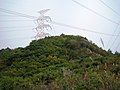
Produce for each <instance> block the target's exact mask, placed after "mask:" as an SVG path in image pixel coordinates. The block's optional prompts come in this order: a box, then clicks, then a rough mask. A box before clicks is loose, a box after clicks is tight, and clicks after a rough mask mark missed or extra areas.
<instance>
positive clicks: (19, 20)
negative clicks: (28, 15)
mask: <svg viewBox="0 0 120 90" xmlns="http://www.w3.org/2000/svg"><path fill="white" fill-rule="evenodd" d="M20 21H22V22H24V21H33V20H0V22H20Z"/></svg>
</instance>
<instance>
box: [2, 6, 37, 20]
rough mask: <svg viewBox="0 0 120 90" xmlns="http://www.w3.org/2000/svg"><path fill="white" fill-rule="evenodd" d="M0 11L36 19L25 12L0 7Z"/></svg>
mask: <svg viewBox="0 0 120 90" xmlns="http://www.w3.org/2000/svg"><path fill="white" fill-rule="evenodd" d="M0 11H1V12H5V13H8V14H13V15H17V16H21V17H26V18H29V19H36V18H37V17H35V16H30V15H26V14H22V13H19V12H15V11H11V10H6V9H3V8H0Z"/></svg>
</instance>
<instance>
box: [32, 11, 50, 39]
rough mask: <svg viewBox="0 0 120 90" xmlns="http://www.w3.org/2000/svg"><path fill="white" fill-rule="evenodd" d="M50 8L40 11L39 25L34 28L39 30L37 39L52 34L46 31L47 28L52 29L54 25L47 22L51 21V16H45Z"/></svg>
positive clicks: (37, 20)
mask: <svg viewBox="0 0 120 90" xmlns="http://www.w3.org/2000/svg"><path fill="white" fill-rule="evenodd" d="M49 10H50V9H44V10H41V11H39V12H38V13H40V16H39V17H38V18H37V19H36V22H37V27H36V28H34V29H35V30H36V31H37V34H36V36H35V39H41V38H44V37H46V36H50V34H49V33H46V32H45V30H48V29H52V27H51V26H50V25H49V24H47V23H48V22H51V21H52V20H51V18H50V17H49V16H45V13H46V12H47V11H49Z"/></svg>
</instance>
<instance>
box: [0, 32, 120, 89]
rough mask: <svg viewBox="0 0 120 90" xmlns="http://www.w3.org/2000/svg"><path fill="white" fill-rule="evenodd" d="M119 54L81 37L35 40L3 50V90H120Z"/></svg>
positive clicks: (0, 73)
mask: <svg viewBox="0 0 120 90" xmlns="http://www.w3.org/2000/svg"><path fill="white" fill-rule="evenodd" d="M119 89H120V54H119V53H116V54H112V53H111V52H108V51H105V50H103V49H102V48H99V47H98V46H97V45H95V44H94V43H92V42H91V41H88V40H87V39H86V38H84V37H81V36H72V35H64V34H62V35H60V36H52V37H46V38H44V39H40V40H34V41H32V42H31V43H30V45H29V46H27V47H25V48H16V49H9V48H7V49H2V50H0V90H119Z"/></svg>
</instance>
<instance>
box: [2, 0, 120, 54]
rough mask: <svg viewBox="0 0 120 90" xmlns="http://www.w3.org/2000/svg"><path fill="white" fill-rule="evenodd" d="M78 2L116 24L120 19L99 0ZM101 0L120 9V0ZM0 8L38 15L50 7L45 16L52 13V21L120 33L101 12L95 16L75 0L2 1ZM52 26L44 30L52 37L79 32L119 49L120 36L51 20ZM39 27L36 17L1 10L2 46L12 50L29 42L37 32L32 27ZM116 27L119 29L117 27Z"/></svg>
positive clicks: (97, 41)
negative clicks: (56, 23)
mask: <svg viewBox="0 0 120 90" xmlns="http://www.w3.org/2000/svg"><path fill="white" fill-rule="evenodd" d="M75 1H77V2H79V3H81V4H83V5H85V6H86V7H88V8H90V9H92V10H93V11H95V12H97V13H99V14H100V15H102V16H103V17H106V18H109V19H110V20H113V21H115V22H117V23H119V22H120V15H118V14H116V13H115V12H113V11H112V10H111V9H109V8H108V7H106V6H105V5H104V4H103V3H101V2H100V1H99V0H75ZM102 1H104V2H105V3H106V4H107V5H108V6H109V7H111V8H112V9H114V10H115V11H116V12H118V13H119V12H120V0H102ZM0 8H3V9H6V10H11V11H15V12H19V13H23V14H27V15H31V16H36V17H39V15H40V14H39V13H38V11H40V10H43V9H50V10H49V11H48V12H47V13H46V15H47V16H50V17H51V19H52V21H55V22H59V23H64V24H67V25H71V26H75V27H79V28H84V29H88V30H92V31H96V32H102V33H107V34H114V35H118V34H119V33H120V26H118V25H117V24H115V23H112V22H110V21H109V20H107V19H105V18H103V17H102V16H100V15H96V14H95V13H93V12H91V11H90V10H88V9H86V8H84V7H82V6H80V5H78V4H77V3H75V2H73V1H72V0H0ZM50 25H51V27H52V30H46V31H45V32H47V33H49V34H50V35H51V36H56V35H60V34H62V33H64V34H67V35H80V36H83V37H87V39H88V40H90V41H92V42H93V43H95V44H97V45H98V46H99V47H102V48H103V49H105V50H108V49H111V50H112V51H113V52H115V51H118V52H120V36H119V37H118V36H110V35H103V34H97V33H92V32H89V31H85V30H78V29H73V28H69V27H64V26H60V25H55V24H52V23H51V24H50ZM36 26H37V25H36V24H35V22H34V19H29V18H26V17H19V16H17V15H12V14H8V13H5V12H2V11H1V10H0V49H2V48H7V47H9V48H12V49H13V48H17V47H25V46H27V45H29V43H30V42H31V41H32V40H34V36H35V35H36V31H35V30H33V28H35V27H36ZM117 26H118V28H117V29H116V27H117ZM115 31H116V32H115ZM101 39H102V41H103V43H104V47H103V45H102V42H101Z"/></svg>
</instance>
